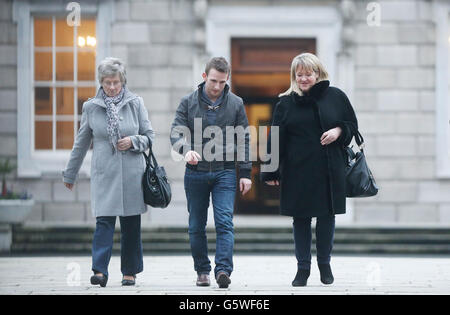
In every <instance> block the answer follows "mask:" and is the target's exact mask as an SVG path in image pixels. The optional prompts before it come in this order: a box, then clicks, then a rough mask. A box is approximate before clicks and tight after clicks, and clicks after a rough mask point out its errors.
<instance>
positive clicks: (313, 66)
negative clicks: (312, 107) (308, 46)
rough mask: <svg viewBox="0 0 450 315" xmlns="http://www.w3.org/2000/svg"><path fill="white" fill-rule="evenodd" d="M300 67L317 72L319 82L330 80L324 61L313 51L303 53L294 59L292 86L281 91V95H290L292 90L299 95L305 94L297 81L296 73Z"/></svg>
mask: <svg viewBox="0 0 450 315" xmlns="http://www.w3.org/2000/svg"><path fill="white" fill-rule="evenodd" d="M298 67H302V68H303V69H304V70H306V71H313V72H314V73H315V74H317V75H318V78H317V82H320V81H323V80H328V72H327V70H326V69H325V67H324V66H323V64H322V62H321V61H320V60H319V58H317V56H316V55H314V54H311V53H303V54H300V55H298V56H295V57H294V59H292V64H291V86H290V87H289V89H288V90H287V91H286V92H284V93H281V94H280V95H279V96H285V95H289V94H291V93H292V92H295V93H297V94H298V95H303V93H302V91H301V90H300V88H299V87H298V84H297V81H296V80H295V73H296V71H297V68H298ZM317 82H316V83H317Z"/></svg>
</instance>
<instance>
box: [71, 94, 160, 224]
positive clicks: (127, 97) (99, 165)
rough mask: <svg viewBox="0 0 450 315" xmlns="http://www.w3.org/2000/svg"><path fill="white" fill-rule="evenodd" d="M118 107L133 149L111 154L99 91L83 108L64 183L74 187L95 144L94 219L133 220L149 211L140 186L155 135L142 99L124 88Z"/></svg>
mask: <svg viewBox="0 0 450 315" xmlns="http://www.w3.org/2000/svg"><path fill="white" fill-rule="evenodd" d="M117 106H118V114H119V129H120V134H121V135H122V137H127V136H129V137H130V138H131V141H132V143H133V146H132V148H130V149H128V150H126V151H117V152H116V153H112V149H111V143H110V142H109V136H108V133H107V131H106V127H107V122H106V104H105V102H104V101H103V98H102V96H101V93H100V90H99V92H98V93H97V95H96V97H94V98H91V99H89V100H88V101H86V102H85V103H84V104H83V111H82V115H81V125H80V129H79V131H78V134H77V137H76V139H75V143H74V145H73V149H72V152H71V155H70V159H69V161H68V163H67V166H66V169H65V170H64V171H63V181H64V182H66V183H70V184H73V183H75V181H76V178H77V175H78V171H79V170H80V167H81V164H82V162H83V159H84V157H85V156H86V152H87V151H88V150H89V147H90V146H91V143H92V142H93V154H92V162H91V208H92V215H93V216H94V217H99V216H131V215H138V214H142V213H144V212H146V211H147V207H146V205H145V203H144V197H143V191H142V183H141V180H142V175H143V174H144V170H145V159H144V157H143V154H142V152H144V151H145V150H147V149H148V148H149V142H148V138H147V136H148V137H149V138H150V139H151V141H153V139H154V132H153V130H152V126H151V123H150V121H149V119H148V112H147V109H146V108H145V106H144V102H143V100H142V98H141V97H138V96H137V95H135V94H133V93H131V92H130V91H129V90H128V89H126V88H125V94H124V97H123V99H122V101H121V102H120V103H119V104H117Z"/></svg>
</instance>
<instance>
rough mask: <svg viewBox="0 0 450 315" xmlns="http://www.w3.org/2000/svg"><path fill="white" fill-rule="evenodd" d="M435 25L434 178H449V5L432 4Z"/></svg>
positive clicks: (446, 3)
mask: <svg viewBox="0 0 450 315" xmlns="http://www.w3.org/2000/svg"><path fill="white" fill-rule="evenodd" d="M433 9H434V11H433V13H434V21H435V23H436V90H435V91H436V118H435V119H436V176H437V177H438V178H450V126H449V125H450V109H449V107H450V103H449V102H450V99H449V83H450V74H449V62H450V61H449V59H450V42H449V38H450V3H448V2H441V1H436V0H435V1H434V2H433Z"/></svg>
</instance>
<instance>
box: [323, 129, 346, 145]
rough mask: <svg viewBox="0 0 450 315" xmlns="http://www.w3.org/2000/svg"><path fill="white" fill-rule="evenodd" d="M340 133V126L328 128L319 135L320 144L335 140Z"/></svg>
mask: <svg viewBox="0 0 450 315" xmlns="http://www.w3.org/2000/svg"><path fill="white" fill-rule="evenodd" d="M341 133H342V129H341V127H336V128H333V129H330V130H328V131H326V132H324V133H323V134H322V137H320V144H322V145H328V144H330V143H333V142H334V141H336V139H337V138H339V136H340V135H341Z"/></svg>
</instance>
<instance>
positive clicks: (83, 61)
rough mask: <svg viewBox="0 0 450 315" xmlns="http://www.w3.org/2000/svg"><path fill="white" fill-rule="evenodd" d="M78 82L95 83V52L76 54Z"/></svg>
mask: <svg viewBox="0 0 450 315" xmlns="http://www.w3.org/2000/svg"><path fill="white" fill-rule="evenodd" d="M78 80H81V81H95V52H79V53H78Z"/></svg>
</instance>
